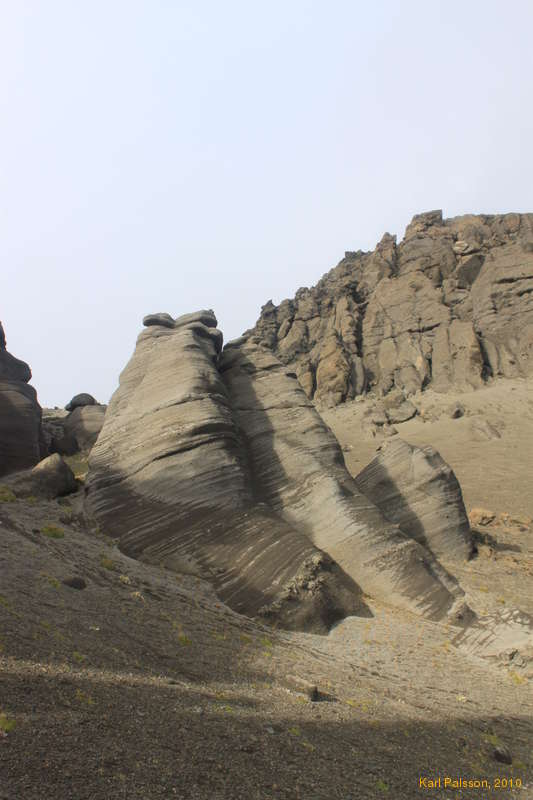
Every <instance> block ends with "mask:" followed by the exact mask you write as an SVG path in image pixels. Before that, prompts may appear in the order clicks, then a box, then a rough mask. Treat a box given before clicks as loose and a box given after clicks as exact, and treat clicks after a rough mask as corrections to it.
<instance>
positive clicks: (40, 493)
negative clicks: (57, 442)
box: [4, 453, 78, 499]
mask: <svg viewBox="0 0 533 800" xmlns="http://www.w3.org/2000/svg"><path fill="white" fill-rule="evenodd" d="M4 483H5V485H7V486H9V487H10V488H11V489H12V490H13V491H14V492H15V494H16V495H17V497H29V496H35V497H46V498H48V499H53V498H55V497H62V496H63V495H66V494H70V493H71V492H75V491H76V490H77V489H78V484H77V482H76V478H75V477H74V473H73V472H72V470H71V469H70V467H69V466H68V464H67V463H66V462H65V461H64V460H63V458H62V457H61V456H60V455H59V454H58V453H54V454H53V455H51V456H48V457H47V458H45V459H43V461H40V462H39V463H38V464H37V465H36V466H35V467H33V469H30V470H24V471H23V472H19V473H17V474H15V475H12V476H10V477H9V478H8V479H7V480H6V481H4Z"/></svg>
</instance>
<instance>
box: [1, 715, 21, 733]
mask: <svg viewBox="0 0 533 800" xmlns="http://www.w3.org/2000/svg"><path fill="white" fill-rule="evenodd" d="M16 724H17V723H16V722H15V720H14V719H9V717H8V716H7V715H6V714H4V713H3V712H2V711H0V730H1V731H4V733H9V732H10V731H12V730H13V728H14V727H15V725H16Z"/></svg>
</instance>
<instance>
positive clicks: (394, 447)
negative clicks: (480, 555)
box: [355, 438, 473, 561]
mask: <svg viewBox="0 0 533 800" xmlns="http://www.w3.org/2000/svg"><path fill="white" fill-rule="evenodd" d="M355 483H356V485H357V488H358V489H359V490H360V491H361V492H362V493H363V494H364V495H365V496H366V497H368V498H369V499H370V500H372V502H373V503H375V504H376V505H377V506H378V508H380V509H381V511H382V512H383V515H384V516H385V517H386V518H387V519H388V520H390V521H391V522H395V523H396V524H397V525H399V526H400V528H401V529H402V531H404V533H407V534H408V535H409V536H410V537H411V538H413V539H414V540H415V541H417V542H419V543H420V544H423V545H425V546H426V547H427V548H428V549H429V550H431V552H432V553H433V554H434V555H436V556H437V558H442V559H445V560H446V561H450V560H451V561H453V560H456V559H462V560H464V559H467V558H469V557H470V555H471V554H472V548H473V545H472V538H471V534H470V525H469V522H468V517H467V514H466V509H465V506H464V503H463V497H462V494H461V487H460V486H459V482H458V481H457V478H456V477H455V475H454V473H453V471H452V470H451V469H450V467H449V466H448V465H447V464H446V463H445V462H444V461H443V459H442V458H441V457H440V455H439V454H438V453H437V451H436V450H435V449H434V448H433V447H430V446H429V445H428V446H426V447H414V446H413V445H411V444H408V443H407V442H404V441H402V440H401V439H399V438H394V439H392V440H389V441H387V442H385V443H384V444H383V445H382V446H381V448H380V452H379V453H378V455H377V456H376V458H375V459H374V460H373V461H371V462H370V464H368V465H367V466H366V467H365V469H364V470H362V472H360V473H359V475H357V477H356V478H355Z"/></svg>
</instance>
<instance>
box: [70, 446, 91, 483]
mask: <svg viewBox="0 0 533 800" xmlns="http://www.w3.org/2000/svg"><path fill="white" fill-rule="evenodd" d="M65 461H66V462H67V464H68V465H69V467H70V468H71V470H72V472H73V473H74V477H75V478H76V480H78V481H83V480H85V477H86V475H87V473H88V471H89V463H88V461H87V455H86V454H85V453H76V454H75V455H73V456H65Z"/></svg>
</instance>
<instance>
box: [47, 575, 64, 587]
mask: <svg viewBox="0 0 533 800" xmlns="http://www.w3.org/2000/svg"><path fill="white" fill-rule="evenodd" d="M46 580H47V581H48V583H49V584H50V586H53V588H54V589H59V587H60V585H61V584H60V583H59V581H58V580H57V578H53V577H52V576H51V575H47V576H46Z"/></svg>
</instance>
